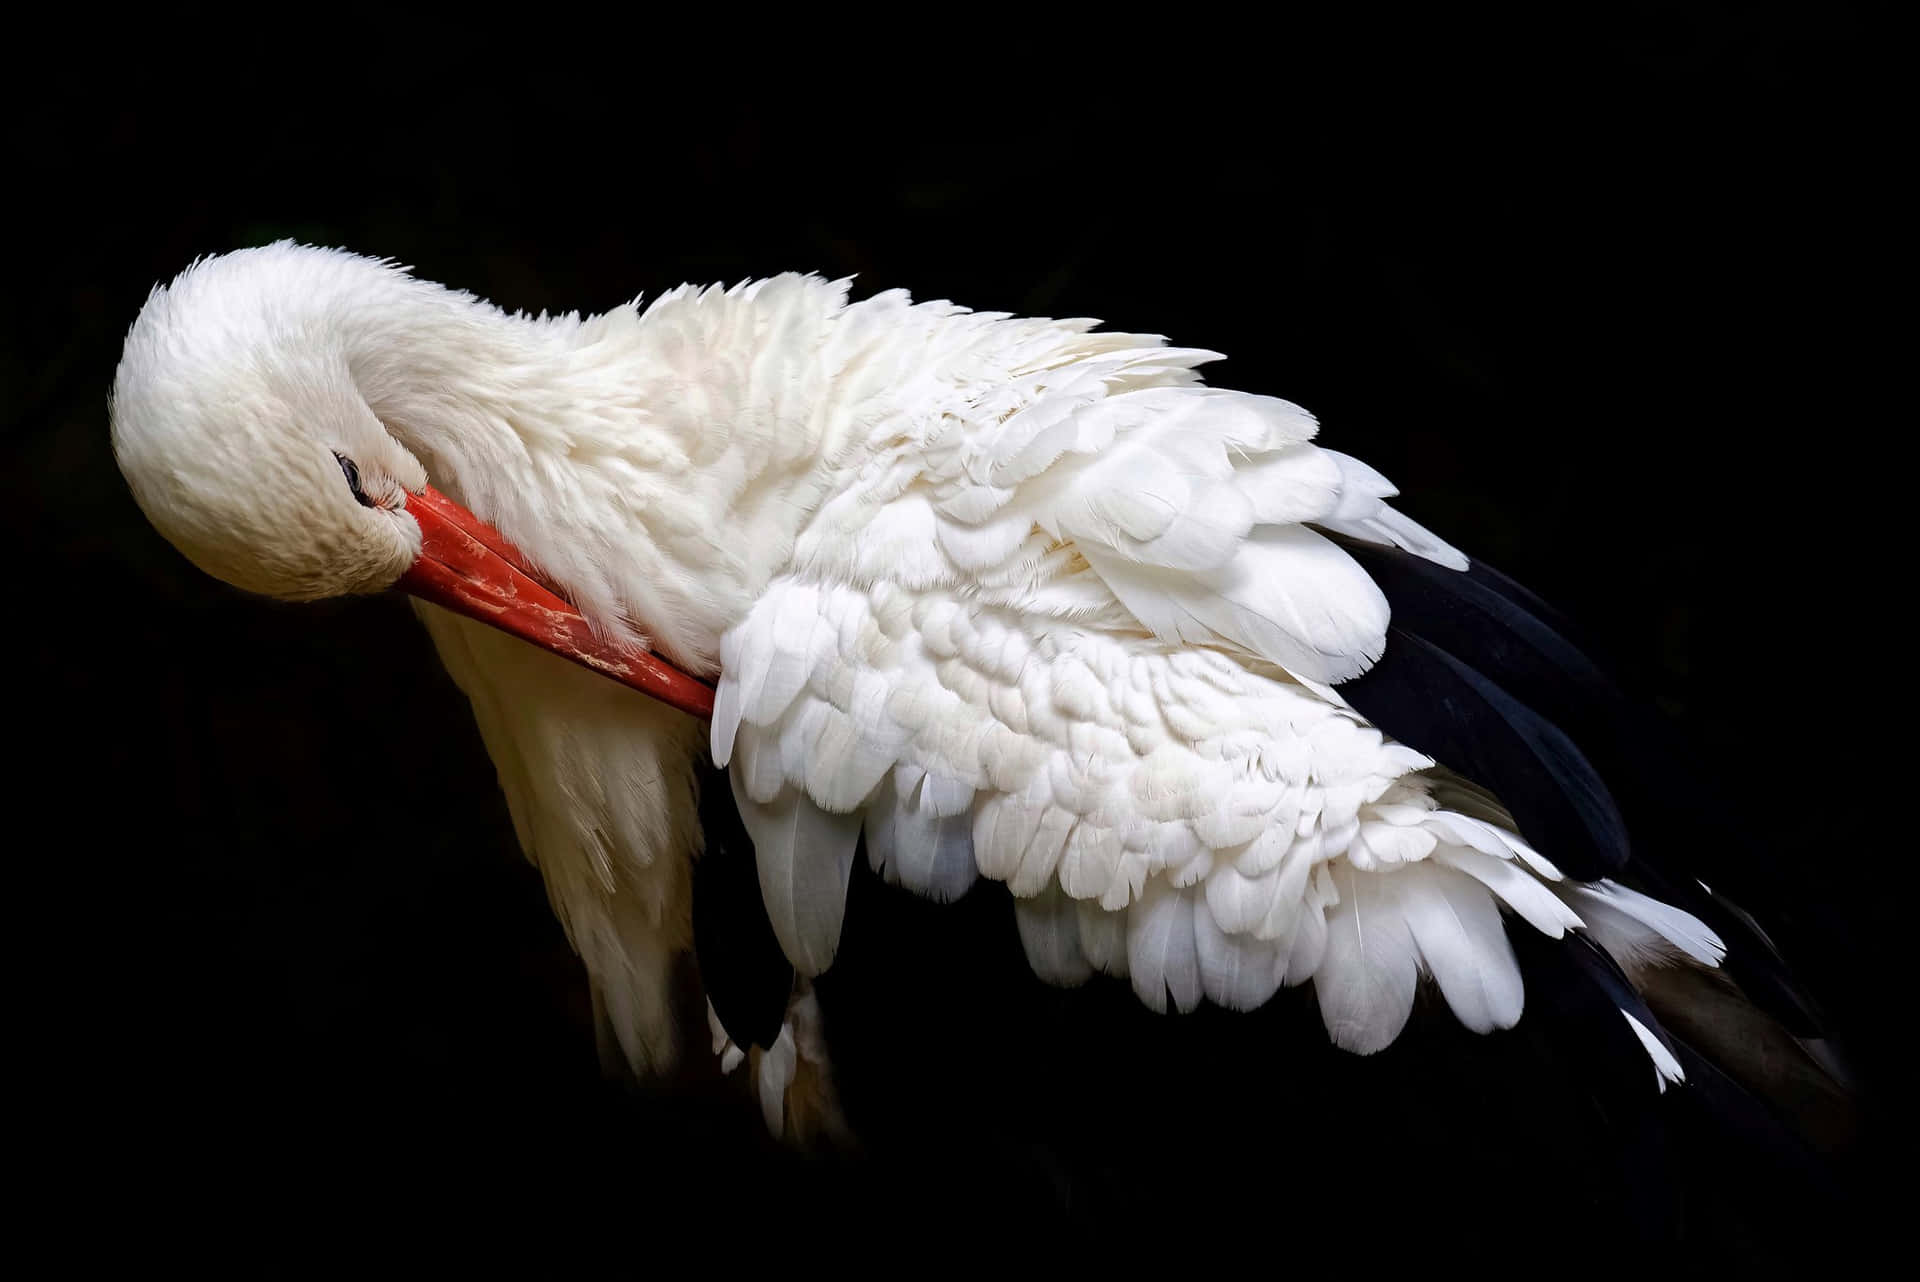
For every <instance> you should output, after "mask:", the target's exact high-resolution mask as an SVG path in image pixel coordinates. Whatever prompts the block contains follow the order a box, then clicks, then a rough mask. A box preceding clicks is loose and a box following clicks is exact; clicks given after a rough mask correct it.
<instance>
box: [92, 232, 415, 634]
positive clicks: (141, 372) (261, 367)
mask: <svg viewBox="0 0 1920 1282" xmlns="http://www.w3.org/2000/svg"><path fill="white" fill-rule="evenodd" d="M275 248H278V247H275ZM271 253H272V251H271V250H256V251H250V255H249V254H234V255H228V256H227V257H224V258H218V259H213V260H209V261H207V262H205V263H203V264H200V265H198V266H196V267H195V268H193V269H190V270H189V271H188V272H186V273H185V274H183V275H182V276H181V277H180V278H179V279H178V280H176V281H175V282H174V283H173V285H172V286H171V287H170V288H161V289H156V290H154V291H153V293H152V294H151V295H150V296H149V297H148V299H147V303H146V306H145V307H143V308H142V309H141V311H140V316H139V319H137V320H136V321H135V322H134V325H133V328H132V330H131V331H130V332H129V333H128V335H127V342H126V347H125V350H124V352H123V354H122V356H121V359H120V368H119V371H118V373H117V375H116V377H115V380H114V389H113V397H112V402H111V404H112V413H111V417H112V423H113V429H112V430H113V449H114V454H115V456H116V457H117V458H118V460H119V463H120V470H121V472H122V473H123V474H124V475H125V476H126V478H127V484H128V485H129V486H130V487H131V489H132V490H133V496H134V499H135V501H136V502H138V503H139V505H140V509H141V511H143V512H144V513H146V516H147V519H148V520H150V521H151V522H153V525H154V528H156V529H157V530H159V531H160V533H161V534H162V535H164V536H165V537H166V538H167V540H168V541H169V542H171V543H172V544H173V545H174V546H175V547H177V548H178V549H180V551H181V552H182V553H184V554H185V555H186V556H187V558H188V559H189V560H191V561H192V562H193V563H194V564H195V565H197V566H199V567H200V568H201V569H203V570H205V571H206V572H207V573H209V574H211V575H213V576H214V577H215V578H219V579H223V580H225V581H226V582H228V583H231V584H233V585H235V586H236V587H240V588H244V589H246V590H248V591H250V592H258V593H261V594H262V595H265V596H273V597H282V598H286V599H290V600H303V601H304V600H314V599H316V598H320V597H329V596H339V595H342V594H345V593H351V592H377V591H379V590H381V589H383V588H387V587H390V586H392V585H393V584H394V583H395V582H396V581H398V580H399V578H400V576H401V575H402V574H404V573H405V572H406V571H407V569H408V567H409V566H411V565H412V564H413V562H414V560H415V559H416V558H417V557H418V556H419V554H420V547H421V533H420V528H419V526H418V525H417V524H416V523H415V522H414V520H413V519H412V518H411V517H409V516H408V515H407V514H406V512H405V510H404V505H405V496H406V493H407V491H409V490H411V491H415V492H418V491H419V490H421V489H422V488H423V487H424V486H425V485H426V483H427V477H426V473H425V472H424V471H423V470H422V468H421V466H420V464H419V463H418V462H417V461H416V460H415V459H414V457H413V456H412V455H411V454H410V453H409V452H408V451H407V450H406V449H405V448H403V447H402V446H401V445H400V443H399V442H398V441H396V440H394V438H393V436H392V435H391V434H390V433H389V432H388V431H387V429H386V428H385V427H384V426H383V425H382V424H381V422H380V420H379V419H378V418H377V417H376V416H375V415H374V412H373V411H372V409H371V408H369V407H368V405H367V403H366V401H365V399H364V398H363V397H362V396H361V395H360V393H359V391H358V389H357V388H356V386H355V384H354V380H353V377H352V373H351V370H350V368H349V365H348V360H347V354H346V353H345V352H344V351H342V350H340V346H339V344H338V343H337V342H336V341H335V339H334V330H333V329H332V327H330V326H329V325H328V324H327V323H326V321H327V315H326V312H327V309H328V306H329V305H328V304H321V305H320V306H318V307H315V306H312V305H307V306H296V305H292V303H293V302H294V301H296V300H302V299H308V300H310V298H311V295H310V294H303V293H302V291H301V287H302V286H303V285H305V286H308V287H309V288H311V284H312V282H311V281H307V280H301V279H299V277H298V275H297V274H296V273H281V272H275V271H272V270H266V271H262V270H259V269H260V268H262V267H269V268H270V267H271V263H270V262H269V263H262V262H261V261H260V256H262V255H270V254H271ZM250 256H251V259H252V260H251V261H249V259H250ZM288 261H289V263H290V264H291V265H292V266H293V267H295V268H297V267H298V266H299V265H300V263H299V260H298V259H289V260H288ZM248 268H253V269H254V270H251V271H249V270H247V269H248ZM276 284H284V285H285V286H286V293H285V295H284V296H281V297H276V296H275V295H276V293H277V292H278V291H277V290H276ZM347 305H348V303H347V301H346V300H341V301H340V302H338V303H335V304H331V306H332V307H336V308H337V307H345V306H347Z"/></svg>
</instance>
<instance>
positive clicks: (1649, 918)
mask: <svg viewBox="0 0 1920 1282" xmlns="http://www.w3.org/2000/svg"><path fill="white" fill-rule="evenodd" d="M1555 889H1556V890H1558V891H1559V892H1560V894H1561V896H1563V897H1564V898H1565V900H1566V902H1567V905H1568V907H1570V908H1572V909H1573V911H1574V912H1576V913H1578V914H1579V915H1580V917H1581V919H1582V920H1583V921H1584V922H1585V923H1586V927H1587V933H1588V934H1589V935H1590V936H1592V938H1593V941H1594V942H1595V943H1597V944H1599V945H1600V946H1601V947H1602V948H1604V949H1606V950H1607V951H1608V952H1609V953H1611V954H1612V955H1613V958H1614V960H1615V961H1618V962H1619V963H1620V964H1621V965H1622V966H1624V967H1626V968H1627V969H1629V970H1633V969H1637V968H1639V967H1642V966H1645V965H1647V964H1649V963H1650V962H1651V963H1657V962H1659V961H1662V960H1664V959H1665V958H1666V957H1667V956H1668V955H1669V954H1671V953H1676V952H1677V953H1681V954H1684V955H1686V956H1687V957H1690V958H1692V959H1693V960H1694V961H1696V962H1698V963H1700V964H1701V965H1703V966H1718V965H1719V964H1720V961H1721V959H1722V958H1723V957H1725V956H1726V954H1727V948H1726V945H1725V944H1724V943H1722V942H1721V940H1720V936H1718V935H1716V934H1714V932H1713V931H1712V929H1710V928H1709V927H1708V926H1707V924H1706V923H1705V922H1703V921H1701V920H1700V919H1699V918H1698V917H1695V916H1694V915H1693V914H1692V913H1690V912H1686V911H1684V910H1682V909H1679V908H1675V907H1673V906H1672V905H1671V904H1664V903H1661V902H1660V901H1659V900H1657V899H1652V898H1649V897H1648V896H1646V895H1643V894H1641V893H1640V892H1639V891H1637V890H1633V889H1631V888H1630V887H1627V886H1622V885H1620V884H1619V883H1618V882H1615V881H1612V880H1603V881H1596V882H1592V883H1590V884H1588V885H1575V884H1572V883H1562V884H1561V885H1559V886H1556V887H1555Z"/></svg>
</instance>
